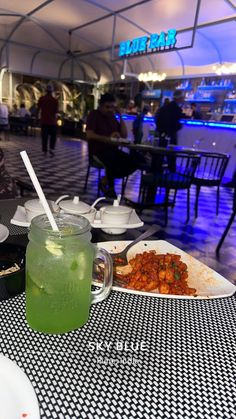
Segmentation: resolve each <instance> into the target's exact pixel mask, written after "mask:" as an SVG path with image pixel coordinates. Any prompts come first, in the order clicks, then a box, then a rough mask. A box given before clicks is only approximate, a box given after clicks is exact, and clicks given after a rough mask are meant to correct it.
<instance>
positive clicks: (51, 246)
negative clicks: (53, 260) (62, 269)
mask: <svg viewBox="0 0 236 419" xmlns="http://www.w3.org/2000/svg"><path fill="white" fill-rule="evenodd" d="M45 247H46V249H47V250H48V252H50V253H51V254H52V255H55V256H62V255H63V252H62V250H61V248H62V246H60V245H59V244H56V243H54V242H53V241H51V240H46V246H45Z"/></svg>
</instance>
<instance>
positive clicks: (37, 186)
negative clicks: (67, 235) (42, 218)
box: [20, 151, 59, 231]
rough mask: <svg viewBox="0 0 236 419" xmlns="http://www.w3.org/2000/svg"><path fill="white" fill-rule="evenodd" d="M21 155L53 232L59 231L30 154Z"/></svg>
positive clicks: (23, 152)
mask: <svg viewBox="0 0 236 419" xmlns="http://www.w3.org/2000/svg"><path fill="white" fill-rule="evenodd" d="M20 155H21V158H22V160H23V162H24V164H25V167H26V169H27V172H28V173H29V176H30V179H31V181H32V183H33V185H34V188H35V190H36V192H37V194H38V197H39V199H40V201H41V203H42V206H43V208H44V211H45V212H46V215H47V217H48V219H49V222H50V224H51V226H52V229H53V231H59V228H58V227H57V224H56V221H55V219H54V217H53V215H52V211H51V210H50V207H49V205H48V202H47V200H46V198H45V195H44V193H43V190H42V188H41V186H40V183H39V181H38V178H37V176H36V174H35V171H34V169H33V166H32V164H31V162H30V159H29V157H28V154H27V153H26V151H21V152H20Z"/></svg>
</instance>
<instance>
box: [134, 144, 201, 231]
mask: <svg viewBox="0 0 236 419" xmlns="http://www.w3.org/2000/svg"><path fill="white" fill-rule="evenodd" d="M160 157H161V159H162V160H163V157H164V160H166V161H167V162H168V161H170V160H171V159H172V160H173V159H174V161H175V164H176V171H175V172H171V171H170V170H169V168H168V165H165V164H164V165H163V163H162V166H161V168H163V166H164V169H163V170H161V171H160V172H159V173H157V172H154V173H149V174H148V173H147V174H143V176H142V179H141V191H142V193H141V208H145V207H150V206H152V205H154V206H156V205H159V206H160V205H161V206H164V209H165V225H167V223H168V207H169V206H173V201H172V202H170V200H169V195H170V191H171V190H174V191H175V195H176V191H177V190H180V189H186V190H187V220H186V222H188V221H189V217H190V187H191V185H192V181H193V178H194V174H195V171H196V168H197V166H198V164H199V161H200V156H199V155H198V154H193V153H187V152H183V151H181V152H178V151H174V150H165V151H162V152H160ZM165 166H167V167H165ZM158 187H160V188H164V189H165V195H164V201H163V202H162V203H159V204H155V203H154V202H149V199H150V197H151V198H154V199H155V196H153V197H152V193H153V191H154V195H155V194H156V190H157V188H158ZM150 191H151V194H150Z"/></svg>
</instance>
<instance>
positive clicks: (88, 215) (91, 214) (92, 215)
mask: <svg viewBox="0 0 236 419" xmlns="http://www.w3.org/2000/svg"><path fill="white" fill-rule="evenodd" d="M96 212H97V211H96V209H95V208H91V210H90V211H89V212H86V214H79V215H81V217H84V218H87V220H88V221H89V222H90V224H92V223H93V222H94V218H95V215H96Z"/></svg>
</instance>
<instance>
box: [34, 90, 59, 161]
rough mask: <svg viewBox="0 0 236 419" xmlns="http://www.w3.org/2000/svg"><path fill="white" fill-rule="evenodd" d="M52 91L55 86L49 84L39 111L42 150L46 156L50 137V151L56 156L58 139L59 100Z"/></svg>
mask: <svg viewBox="0 0 236 419" xmlns="http://www.w3.org/2000/svg"><path fill="white" fill-rule="evenodd" d="M52 92H53V87H52V85H51V84H48V85H47V88H46V95H45V96H42V97H41V98H40V99H39V102H38V112H41V135H42V151H43V153H44V155H45V156H46V154H47V151H48V139H49V138H50V149H49V153H50V155H51V156H54V149H55V145H56V139H57V113H58V100H57V99H55V98H54V97H53V95H52Z"/></svg>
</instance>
